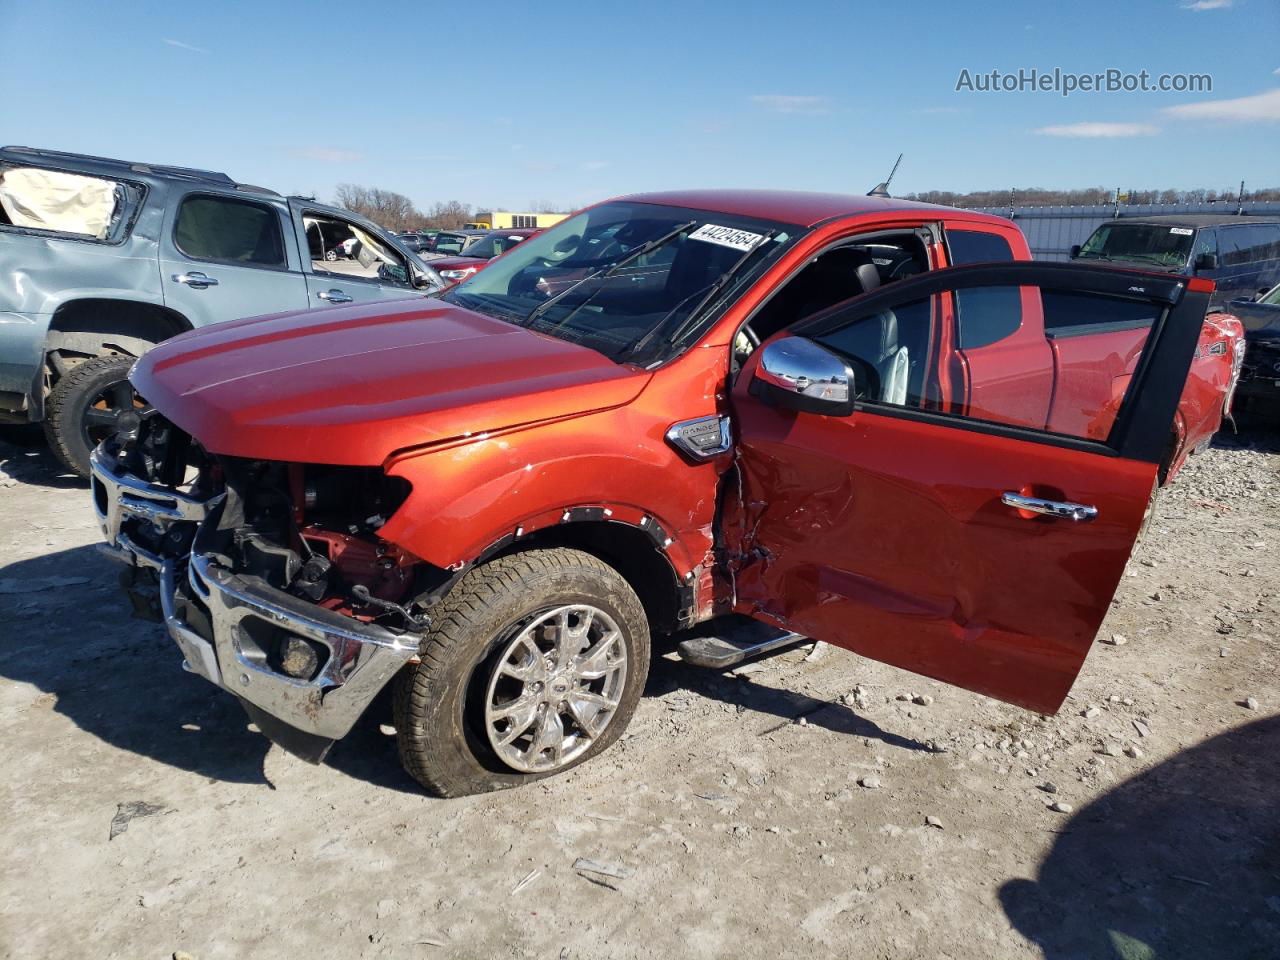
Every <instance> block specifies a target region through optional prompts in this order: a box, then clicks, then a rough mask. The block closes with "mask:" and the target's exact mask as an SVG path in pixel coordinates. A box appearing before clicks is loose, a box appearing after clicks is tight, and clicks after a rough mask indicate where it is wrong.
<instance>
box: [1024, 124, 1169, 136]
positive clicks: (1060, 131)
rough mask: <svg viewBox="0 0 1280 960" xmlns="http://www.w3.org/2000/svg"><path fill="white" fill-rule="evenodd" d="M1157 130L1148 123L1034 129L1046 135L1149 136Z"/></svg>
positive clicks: (1071, 125) (1066, 125)
mask: <svg viewBox="0 0 1280 960" xmlns="http://www.w3.org/2000/svg"><path fill="white" fill-rule="evenodd" d="M1159 132H1160V128H1159V127H1153V126H1152V125H1151V124H1149V123H1064V124H1058V125H1055V126H1049V127H1040V128H1039V129H1038V130H1036V133H1039V134H1042V135H1043V136H1046V137H1149V136H1152V135H1153V134H1157V133H1159Z"/></svg>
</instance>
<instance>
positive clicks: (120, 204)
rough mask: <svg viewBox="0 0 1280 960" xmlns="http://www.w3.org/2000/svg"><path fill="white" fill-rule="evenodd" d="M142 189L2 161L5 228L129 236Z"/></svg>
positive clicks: (0, 216)
mask: <svg viewBox="0 0 1280 960" xmlns="http://www.w3.org/2000/svg"><path fill="white" fill-rule="evenodd" d="M142 195H143V189H142V187H140V186H138V185H137V184H132V183H121V182H119V181H117V180H108V179H105V178H103V177H93V176H88V175H86V174H82V173H66V172H64V171H62V170H48V169H45V168H43V167H20V166H13V165H10V164H0V229H2V228H4V227H13V228H15V229H19V230H38V231H41V232H46V233H56V234H69V235H71V236H75V237H81V238H84V239H92V240H100V241H104V242H117V241H119V240H122V239H124V234H125V233H126V232H127V230H128V227H129V223H130V221H131V220H132V217H133V213H134V211H136V210H137V208H138V203H139V202H140V201H141V199H142Z"/></svg>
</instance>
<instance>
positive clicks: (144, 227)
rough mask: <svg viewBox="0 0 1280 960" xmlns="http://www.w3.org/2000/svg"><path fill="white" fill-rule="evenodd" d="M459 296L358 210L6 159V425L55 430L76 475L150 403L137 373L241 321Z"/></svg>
mask: <svg viewBox="0 0 1280 960" xmlns="http://www.w3.org/2000/svg"><path fill="white" fill-rule="evenodd" d="M441 286H443V283H442V281H441V280H440V277H439V276H438V275H437V274H436V272H435V271H434V270H432V269H431V268H430V267H429V266H427V264H426V263H425V262H424V261H423V260H422V259H420V258H419V257H418V256H417V255H416V254H415V253H414V252H413V251H411V250H409V249H408V248H407V247H406V246H405V245H404V243H403V242H402V241H401V240H400V239H399V238H398V237H395V236H394V235H392V234H391V233H389V232H387V231H385V230H383V229H382V228H381V227H378V226H377V225H375V224H373V223H371V222H369V221H368V220H365V219H363V218H361V217H358V216H356V215H355V214H352V213H350V212H348V211H346V210H339V209H335V208H333V207H328V206H325V205H323V204H319V203H316V202H315V201H314V200H311V199H307V198H303V197H283V196H281V195H280V194H278V193H275V192H274V191H271V190H267V189H264V188H262V187H252V186H248V185H246V184H242V183H236V182H235V181H234V180H232V179H231V178H230V177H228V176H227V175H226V174H224V173H214V172H211V171H208V170H193V169H188V168H185V167H166V166H157V165H154V164H144V163H128V162H126V161H122V160H108V159H105V158H102V157H89V156H82V155H79V154H71V153H59V152H55V151H51V150H35V149H32V148H30V147H4V148H0V423H2V422H9V423H14V422H18V423H24V422H30V423H37V422H43V423H44V425H45V431H46V433H47V434H48V437H49V442H50V445H51V446H52V448H53V450H54V452H55V453H56V454H57V455H58V457H59V459H61V460H62V461H63V462H64V463H65V464H66V466H67V467H68V468H70V469H71V470H73V471H75V472H76V473H78V474H80V475H81V476H88V473H89V453H90V451H91V450H92V449H93V447H94V446H95V445H96V444H97V443H98V442H99V441H100V440H101V439H102V438H103V437H105V436H108V435H110V434H111V433H114V432H115V431H116V430H119V429H122V428H123V429H126V430H127V429H128V428H129V427H130V426H131V424H132V422H133V421H134V420H136V418H137V416H138V411H139V410H140V409H141V408H143V407H144V405H145V401H144V400H143V399H142V398H140V397H138V396H136V395H135V394H134V393H133V391H132V389H131V388H130V386H129V382H128V379H127V374H128V372H129V368H130V366H131V365H132V364H133V361H134V359H136V358H137V357H138V356H140V355H141V354H142V353H144V352H145V351H146V350H148V349H149V348H150V347H152V346H153V345H155V344H157V343H159V342H160V341H162V340H167V339H168V338H169V337H172V336H175V335H177V334H179V333H183V332H185V331H187V330H192V329H194V328H196V327H203V326H206V325H208V324H211V323H220V322H222V321H225V320H234V319H236V318H237V317H244V316H256V315H259V314H268V313H279V312H283V311H286V310H299V309H303V308H305V307H308V306H310V307H327V306H330V305H332V304H340V303H351V302H353V301H356V302H358V301H364V300H384V299H390V298H398V297H412V296H421V295H423V294H424V293H427V292H430V291H432V290H435V289H439V288H440V287H441Z"/></svg>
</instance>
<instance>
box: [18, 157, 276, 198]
mask: <svg viewBox="0 0 1280 960" xmlns="http://www.w3.org/2000/svg"><path fill="white" fill-rule="evenodd" d="M0 160H3V161H7V162H9V163H24V162H25V163H37V162H39V163H43V164H45V165H47V166H52V167H58V168H60V169H74V170H80V171H83V172H85V173H96V174H99V175H101V176H105V177H125V178H126V179H127V178H128V177H129V175H130V174H133V175H134V176H141V177H142V178H144V179H145V178H147V177H156V178H161V179H174V180H186V181H196V182H201V183H208V184H212V185H215V186H219V187H223V188H225V189H228V190H238V191H242V192H245V193H261V194H267V195H269V196H275V197H278V196H279V194H278V193H276V192H275V191H274V190H269V189H267V188H266V187H255V186H253V185H251V184H247V183H237V182H236V181H235V180H233V179H231V177H229V176H227V175H226V174H225V173H219V172H217V171H216V170H201V169H198V168H196V167H176V166H172V165H170V164H163V163H133V162H131V161H128V160H113V159H111V158H110V157H95V156H92V155H91V154H87V153H69V152H67V151H64V150H44V149H41V148H39V147H19V146H8V147H0Z"/></svg>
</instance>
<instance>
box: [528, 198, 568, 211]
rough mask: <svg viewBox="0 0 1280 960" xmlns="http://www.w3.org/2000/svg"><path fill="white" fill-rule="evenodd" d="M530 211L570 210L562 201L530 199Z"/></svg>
mask: <svg viewBox="0 0 1280 960" xmlns="http://www.w3.org/2000/svg"><path fill="white" fill-rule="evenodd" d="M529 212H530V213H569V212H570V210H569V208H568V207H566V206H565V205H564V204H562V203H555V202H554V201H551V200H530V201H529Z"/></svg>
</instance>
